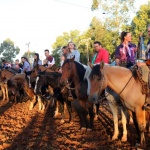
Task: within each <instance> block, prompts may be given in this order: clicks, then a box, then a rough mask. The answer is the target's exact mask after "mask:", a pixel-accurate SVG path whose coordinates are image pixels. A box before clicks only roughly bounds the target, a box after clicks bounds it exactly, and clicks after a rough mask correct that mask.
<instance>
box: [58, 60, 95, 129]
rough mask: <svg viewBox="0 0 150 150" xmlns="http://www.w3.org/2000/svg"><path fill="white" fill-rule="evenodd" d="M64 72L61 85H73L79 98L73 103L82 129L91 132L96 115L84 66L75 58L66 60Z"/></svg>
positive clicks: (63, 67)
mask: <svg viewBox="0 0 150 150" xmlns="http://www.w3.org/2000/svg"><path fill="white" fill-rule="evenodd" d="M62 70H63V71H62V77H61V80H60V83H61V85H63V86H67V85H68V83H69V84H73V88H72V90H73V91H74V92H75V95H76V97H77V100H74V101H73V102H74V107H75V110H76V112H77V113H78V115H79V118H80V123H81V129H85V128H87V129H90V130H91V129H92V128H93V120H94V113H93V104H92V103H90V102H89V101H88V95H87V88H88V82H87V80H86V79H84V75H85V72H86V70H85V68H84V67H83V65H82V64H80V63H78V62H76V61H74V58H73V59H67V60H65V62H64V64H63V66H62ZM87 108H88V111H87ZM88 113H89V115H90V122H89V121H88V119H87V115H88Z"/></svg>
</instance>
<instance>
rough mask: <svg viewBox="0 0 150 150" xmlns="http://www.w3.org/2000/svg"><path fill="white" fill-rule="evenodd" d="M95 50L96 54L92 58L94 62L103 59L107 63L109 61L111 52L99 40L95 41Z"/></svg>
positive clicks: (96, 62)
mask: <svg viewBox="0 0 150 150" xmlns="http://www.w3.org/2000/svg"><path fill="white" fill-rule="evenodd" d="M94 50H95V54H94V55H93V58H92V64H98V63H100V62H101V61H104V62H105V63H107V64H108V63H109V53H108V51H107V50H106V49H104V48H102V46H101V43H100V42H99V41H95V42H94Z"/></svg>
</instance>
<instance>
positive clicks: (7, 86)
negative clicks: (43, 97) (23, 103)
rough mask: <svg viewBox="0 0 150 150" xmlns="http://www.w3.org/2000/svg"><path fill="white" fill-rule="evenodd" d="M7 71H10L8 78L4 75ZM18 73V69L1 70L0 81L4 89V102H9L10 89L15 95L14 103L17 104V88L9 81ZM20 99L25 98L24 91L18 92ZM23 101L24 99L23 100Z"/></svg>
mask: <svg viewBox="0 0 150 150" xmlns="http://www.w3.org/2000/svg"><path fill="white" fill-rule="evenodd" d="M5 70H8V72H7V75H6V76H7V78H5V76H4V75H3V74H4V72H5ZM16 73H18V69H15V68H7V69H1V70H0V80H1V88H2V93H3V100H5V99H6V100H7V101H9V96H8V89H10V91H11V92H12V93H13V94H14V102H15V103H16V96H17V95H18V94H17V93H16V92H15V93H14V89H15V87H14V86H12V84H11V82H9V79H11V77H13V76H14V75H15V74H16ZM18 91H19V94H20V97H21V98H23V92H22V90H21V89H20V90H18ZM21 100H22V99H21Z"/></svg>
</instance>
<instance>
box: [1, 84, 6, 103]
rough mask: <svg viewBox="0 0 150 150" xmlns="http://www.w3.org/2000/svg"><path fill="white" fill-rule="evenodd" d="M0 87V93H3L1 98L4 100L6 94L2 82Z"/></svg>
mask: <svg viewBox="0 0 150 150" xmlns="http://www.w3.org/2000/svg"><path fill="white" fill-rule="evenodd" d="M1 89H2V93H3V100H2V101H4V100H5V96H6V94H5V88H4V83H2V85H1Z"/></svg>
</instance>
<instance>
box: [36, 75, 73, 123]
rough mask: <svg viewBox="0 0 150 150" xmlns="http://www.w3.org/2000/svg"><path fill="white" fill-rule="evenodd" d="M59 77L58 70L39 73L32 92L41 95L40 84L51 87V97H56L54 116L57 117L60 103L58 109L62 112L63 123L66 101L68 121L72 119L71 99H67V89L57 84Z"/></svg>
mask: <svg viewBox="0 0 150 150" xmlns="http://www.w3.org/2000/svg"><path fill="white" fill-rule="evenodd" d="M60 78H61V73H58V72H43V73H40V74H39V75H38V76H37V77H36V84H35V88H34V92H35V93H36V94H37V95H41V93H42V92H41V88H42V86H50V87H52V88H53V95H52V97H53V98H54V99H56V110H55V114H54V117H55V118H56V117H57V113H58V104H57V102H59V104H60V111H61V114H62V119H61V123H64V118H65V114H64V104H65V103H66V106H67V109H68V112H69V122H70V121H72V108H71V101H69V100H68V89H67V88H62V87H61V86H60V84H59V82H60Z"/></svg>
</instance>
